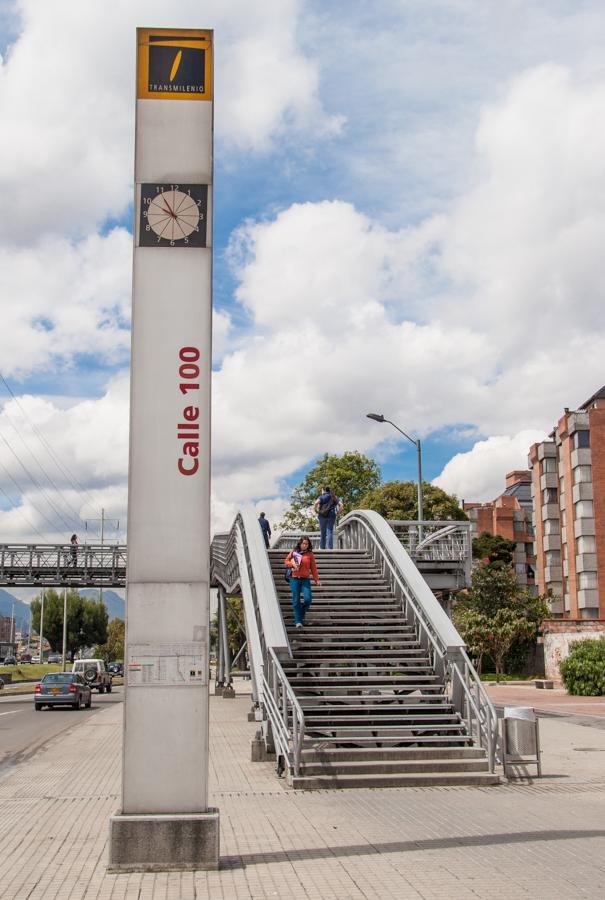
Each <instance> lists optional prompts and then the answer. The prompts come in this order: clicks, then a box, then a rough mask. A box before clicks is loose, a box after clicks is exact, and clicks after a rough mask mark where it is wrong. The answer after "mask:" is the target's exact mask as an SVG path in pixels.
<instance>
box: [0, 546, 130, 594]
mask: <svg viewBox="0 0 605 900" xmlns="http://www.w3.org/2000/svg"><path fill="white" fill-rule="evenodd" d="M126 557H127V548H126V545H125V544H80V545H78V546H72V545H71V544H0V584H3V585H9V586H15V587H17V586H25V585H30V586H34V587H36V586H40V587H45V586H46V587H50V586H54V587H56V586H63V585H64V584H67V585H74V586H82V587H84V586H87V585H89V584H93V585H94V584H97V585H101V586H104V585H108V586H118V587H119V586H122V585H123V584H124V581H125V576H126Z"/></svg>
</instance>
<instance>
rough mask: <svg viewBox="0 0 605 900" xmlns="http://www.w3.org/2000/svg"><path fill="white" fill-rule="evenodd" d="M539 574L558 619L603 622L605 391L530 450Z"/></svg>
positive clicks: (565, 417) (569, 414) (567, 415)
mask: <svg viewBox="0 0 605 900" xmlns="http://www.w3.org/2000/svg"><path fill="white" fill-rule="evenodd" d="M528 461H529V466H530V468H531V473H532V495H533V503H534V528H535V542H536V575H537V582H538V588H539V590H540V592H541V593H542V592H544V591H547V590H550V591H552V593H553V595H554V598H555V599H554V601H553V603H552V612H553V615H556V616H563V617H565V618H570V619H605V387H603V388H601V390H600V391H597V393H596V394H594V395H593V396H592V397H590V399H589V400H587V401H586V403H584V404H582V406H581V407H580V408H579V409H577V410H572V411H570V410H569V409H565V412H564V413H563V416H562V417H561V418H560V419H559V422H558V423H557V425H556V427H555V428H554V430H553V431H552V433H551V434H550V436H549V439H548V440H546V441H542V443H540V444H534V445H533V446H532V447H531V448H530V451H529V460H528Z"/></svg>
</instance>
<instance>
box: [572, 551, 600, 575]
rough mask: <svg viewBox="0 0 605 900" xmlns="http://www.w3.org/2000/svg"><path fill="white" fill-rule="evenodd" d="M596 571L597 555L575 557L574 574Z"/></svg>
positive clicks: (588, 554)
mask: <svg viewBox="0 0 605 900" xmlns="http://www.w3.org/2000/svg"><path fill="white" fill-rule="evenodd" d="M596 571H597V554H596V553H579V554H578V555H577V556H576V572H578V573H579V572H596Z"/></svg>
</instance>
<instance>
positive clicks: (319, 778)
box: [291, 772, 500, 791]
mask: <svg viewBox="0 0 605 900" xmlns="http://www.w3.org/2000/svg"><path fill="white" fill-rule="evenodd" d="M291 783H292V787H293V788H295V789H296V790H307V791H311V790H328V789H329V790H335V789H336V790H338V789H342V788H392V787H443V786H446V785H447V786H452V785H466V786H471V785H473V786H475V787H485V786H486V785H497V784H499V783H500V778H499V777H498V775H491V774H490V773H489V772H448V773H444V772H442V773H439V772H437V773H434V774H433V773H430V772H429V773H423V774H420V773H417V772H413V773H412V772H408V773H400V774H391V775H377V774H370V775H311V776H305V775H301V776H299V777H296V776H293V777H292V781H291Z"/></svg>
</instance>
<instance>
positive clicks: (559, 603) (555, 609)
mask: <svg viewBox="0 0 605 900" xmlns="http://www.w3.org/2000/svg"><path fill="white" fill-rule="evenodd" d="M548 604H549V606H550V611H551V613H552V614H553V615H555V616H557V615H558V616H561V615H563V599H562V598H561V597H553V598H552V599H551V600H549V601H548Z"/></svg>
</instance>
